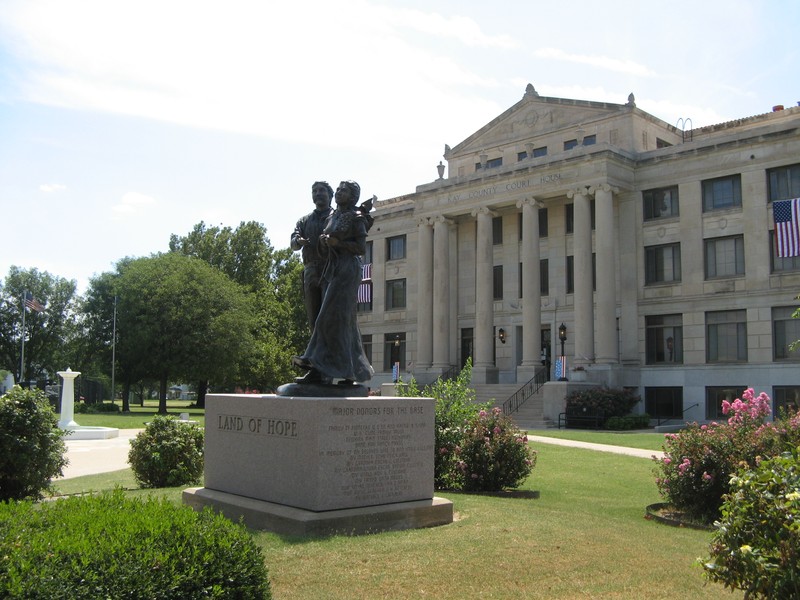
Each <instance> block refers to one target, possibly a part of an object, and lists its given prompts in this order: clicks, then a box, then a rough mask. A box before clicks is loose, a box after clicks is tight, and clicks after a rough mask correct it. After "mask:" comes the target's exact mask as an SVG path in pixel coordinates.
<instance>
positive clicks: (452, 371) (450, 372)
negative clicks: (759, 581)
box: [439, 365, 461, 381]
mask: <svg viewBox="0 0 800 600" xmlns="http://www.w3.org/2000/svg"><path fill="white" fill-rule="evenodd" d="M459 373H461V367H459V366H458V365H455V366H452V367H450V368H449V369H447V371H445V372H444V373H442V374H441V375H439V379H441V380H442V381H450V380H451V379H455V378H456V377H458V374H459Z"/></svg>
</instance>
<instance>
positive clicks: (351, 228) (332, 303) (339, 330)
mask: <svg viewBox="0 0 800 600" xmlns="http://www.w3.org/2000/svg"><path fill="white" fill-rule="evenodd" d="M360 195H361V188H360V187H359V185H358V184H357V183H356V182H355V181H343V182H342V183H340V184H339V187H338V188H337V190H336V194H335V198H336V209H335V210H334V211H333V212H331V213H330V215H329V216H328V218H327V220H326V222H325V226H324V228H323V229H322V232H321V234H320V235H319V237H318V250H319V253H320V256H321V257H322V258H323V259H324V265H323V267H322V269H321V272H319V276H320V290H321V294H322V295H321V303H320V305H319V309H318V312H317V316H316V319H315V321H314V324H313V327H312V333H311V339H310V340H309V342H308V346H307V347H306V350H305V352H304V353H303V354H302V355H301V356H297V357H295V359H294V362H295V364H296V365H297V366H299V367H301V368H303V369H306V370H307V373H306V374H305V375H304V376H302V377H298V378H297V379H296V380H295V381H296V382H297V383H298V384H330V383H332V382H333V380H334V379H339V380H340V381H339V384H340V385H343V386H353V385H354V384H355V382H363V381H368V380H369V379H371V378H372V374H373V370H372V366H371V365H370V364H369V361H368V360H367V357H366V356H365V355H364V348H363V346H362V344H361V332H360V331H359V330H358V321H357V320H356V295H357V292H358V286H359V285H360V284H361V271H362V269H361V266H362V261H361V256H363V255H364V253H365V252H366V238H367V231H368V230H369V228H370V227H371V226H372V223H373V219H372V217H370V216H369V211H370V209H371V208H372V202H373V200H374V197H373V198H371V199H370V200H368V201H366V202H364V203H363V204H362V205H361V206H360V207H356V204H357V202H358V199H359V196H360ZM298 225H299V223H298ZM298 244H299V242H298ZM307 245H310V244H307ZM292 247H294V236H293V246H292ZM304 278H305V272H304ZM306 302H307V305H308V300H307V301H306ZM309 318H310V317H309Z"/></svg>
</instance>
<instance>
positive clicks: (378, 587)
mask: <svg viewBox="0 0 800 600" xmlns="http://www.w3.org/2000/svg"><path fill="white" fill-rule="evenodd" d="M532 433H533V432H532ZM537 433H538V432H537ZM585 433H587V434H589V435H613V434H593V433H592V432H585ZM631 435H637V434H631ZM638 435H651V434H638ZM587 441H597V439H596V438H595V439H589V440H587ZM617 445H621V444H619V443H618V444H617ZM533 446H534V448H536V450H537V451H538V452H539V456H538V463H537V466H536V468H535V469H534V472H533V475H532V476H531V477H530V478H529V479H528V481H527V482H526V483H525V485H524V486H523V489H527V490H531V491H533V490H536V491H539V492H540V497H539V498H538V499H532V498H510V497H506V498H503V497H492V496H481V495H471V494H460V493H452V492H441V493H439V495H441V496H444V497H446V498H449V499H450V500H452V501H453V503H454V506H455V511H456V521H455V522H454V523H452V524H451V525H446V526H443V527H436V528H431V529H420V530H411V531H402V532H390V533H382V534H376V535H369V536H360V537H347V536H334V537H329V538H324V539H314V538H296V537H285V536H279V535H275V534H272V533H264V532H258V533H254V537H255V540H256V542H257V543H258V544H259V546H260V547H261V548H262V549H263V551H264V556H265V560H266V562H267V566H268V568H269V571H270V578H271V582H272V589H273V593H274V597H275V598H276V600H289V599H322V598H324V599H339V598H341V599H344V598H347V599H374V598H389V599H403V598H408V599H412V598H413V599H417V598H435V599H437V600H439V599H449V598H452V599H458V600H464V599H466V598H503V599H505V598H520V599H523V598H524V599H526V600H527V599H537V598H542V599H545V598H546V599H573V598H604V599H605V598H624V599H630V598H642V599H647V600H653V599H659V598H663V599H670V600H671V599H675V598H692V599H696V598H728V599H730V598H741V597H742V595H741V594H738V593H737V594H731V593H730V592H728V591H725V589H724V588H723V587H722V586H720V585H718V584H706V582H705V579H704V578H703V574H702V569H701V568H700V567H698V566H696V565H695V564H694V563H695V559H696V558H697V557H699V556H705V555H706V554H707V551H708V550H707V548H708V543H709V539H710V534H709V533H708V532H703V531H696V530H692V529H683V528H674V527H669V526H666V525H661V524H658V523H655V522H652V521H648V520H646V519H645V518H644V514H645V507H646V506H647V505H648V504H652V503H654V502H659V501H660V500H661V498H660V497H659V495H658V492H657V490H656V487H655V483H654V475H653V471H652V469H653V463H652V461H650V460H647V459H642V458H636V457H630V456H621V455H615V454H610V453H606V452H594V451H590V450H583V449H577V448H567V447H561V446H553V445H547V444H533ZM115 483H119V484H121V485H123V487H133V485H134V484H133V478H132V475H131V474H130V471H129V470H127V471H118V472H116V473H112V474H105V475H94V476H90V477H82V478H76V479H72V480H66V481H62V482H58V487H59V488H60V489H61V490H62V491H63V492H66V493H76V492H78V491H82V490H89V489H93V490H99V489H108V488H112V487H114V484H115ZM180 492H181V490H180V489H179V488H172V489H167V490H158V491H156V492H146V491H141V490H140V491H137V492H130V493H132V494H133V493H135V494H145V493H159V494H165V495H167V496H168V497H169V498H171V499H173V500H174V501H176V502H178V501H179V498H180Z"/></svg>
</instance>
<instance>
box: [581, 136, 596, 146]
mask: <svg viewBox="0 0 800 600" xmlns="http://www.w3.org/2000/svg"><path fill="white" fill-rule="evenodd" d="M596 143H597V136H596V135H595V134H592V135H587V136H585V137H584V138H583V145H584V146H594V145H595V144H596Z"/></svg>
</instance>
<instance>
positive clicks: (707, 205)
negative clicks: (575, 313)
mask: <svg viewBox="0 0 800 600" xmlns="http://www.w3.org/2000/svg"><path fill="white" fill-rule="evenodd" d="M741 205H742V179H741V177H740V176H739V175H730V176H728V177H719V178H717V179H706V180H705V181H704V182H703V212H708V211H711V210H719V209H723V208H733V207H735V206H741Z"/></svg>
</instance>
